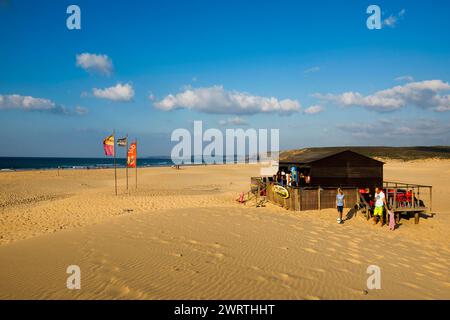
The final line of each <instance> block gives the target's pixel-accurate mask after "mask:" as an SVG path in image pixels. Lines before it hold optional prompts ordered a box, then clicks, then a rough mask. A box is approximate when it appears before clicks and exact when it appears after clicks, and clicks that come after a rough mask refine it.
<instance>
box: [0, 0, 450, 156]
mask: <svg viewBox="0 0 450 320" xmlns="http://www.w3.org/2000/svg"><path fill="white" fill-rule="evenodd" d="M71 4H76V5H78V6H79V7H80V9H81V30H69V29H68V28H67V27H66V19H67V17H68V16H69V15H68V14H67V13H66V9H67V7H68V6H69V5H71ZM371 4H376V5H378V6H379V7H380V8H381V11H382V16H381V19H382V21H383V22H384V23H383V26H382V29H381V30H369V29H368V28H367V26H366V20H367V18H368V17H369V14H367V13H366V9H367V7H368V6H369V5H371ZM449 9H450V2H449V1H445V0H442V1H436V0H435V1H370V2H369V1H361V0H358V1H315V2H311V1H308V2H307V1H305V2H303V1H235V0H231V1H230V0H228V1H218V0H209V1H207V0H204V1H197V0H190V1H174V0H172V1H126V2H125V1H98V0H96V1H92V0H90V1H51V0H46V1H16V0H0V39H1V42H0V48H1V50H0V135H1V137H2V139H0V156H83V157H85V156H86V157H88V156H102V147H101V140H102V138H104V137H105V136H106V135H108V134H109V133H110V132H111V131H112V129H113V128H115V129H116V131H117V132H118V133H119V135H120V134H125V133H128V134H129V135H130V137H138V138H139V141H140V142H141V143H140V145H141V155H146V156H147V155H167V154H170V150H171V149H172V147H173V146H174V143H172V142H171V141H170V134H171V132H172V131H173V130H174V129H176V128H187V129H189V130H191V129H192V123H193V121H194V120H202V121H203V122H204V127H206V128H208V127H215V128H220V129H223V130H224V129H225V128H237V127H242V128H279V129H280V136H281V141H280V144H281V148H282V149H291V148H299V147H305V146H334V145H449V144H450V125H449V118H450V97H449V92H450V90H449V89H450V86H449V84H448V83H449V81H450V79H449V75H450V32H449V30H450V20H449V19H448V12H449ZM96 89H97V90H96Z"/></svg>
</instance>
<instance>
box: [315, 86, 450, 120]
mask: <svg viewBox="0 0 450 320" xmlns="http://www.w3.org/2000/svg"><path fill="white" fill-rule="evenodd" d="M448 91H450V85H449V84H448V83H447V82H443V81H442V80H427V81H421V82H411V83H407V84H405V85H402V86H395V87H393V88H390V89H386V90H381V91H377V92H375V93H374V94H371V95H367V96H364V95H362V94H361V93H359V92H352V91H349V92H344V93H342V94H326V95H322V94H315V95H314V96H315V97H317V98H319V99H321V100H323V101H330V102H333V103H336V104H338V105H341V106H343V107H349V106H361V107H365V108H367V109H370V110H374V111H379V112H387V111H394V110H397V109H401V108H403V107H405V106H407V105H412V106H416V107H420V108H424V109H430V110H434V111H439V112H443V111H450V95H448V94H447V95H441V94H440V93H441V92H448Z"/></svg>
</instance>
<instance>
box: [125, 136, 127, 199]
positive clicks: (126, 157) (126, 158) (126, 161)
mask: <svg viewBox="0 0 450 320" xmlns="http://www.w3.org/2000/svg"><path fill="white" fill-rule="evenodd" d="M125 161H126V164H125V165H126V167H127V191H128V133H127V156H126V160H125Z"/></svg>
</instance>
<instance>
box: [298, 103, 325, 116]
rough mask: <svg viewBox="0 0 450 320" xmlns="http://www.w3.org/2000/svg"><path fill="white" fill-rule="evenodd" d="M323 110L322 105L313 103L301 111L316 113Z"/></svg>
mask: <svg viewBox="0 0 450 320" xmlns="http://www.w3.org/2000/svg"><path fill="white" fill-rule="evenodd" d="M323 111H325V109H324V107H322V106H320V105H313V106H310V107H308V108H306V109H305V110H304V111H303V112H304V113H306V114H317V113H321V112H323Z"/></svg>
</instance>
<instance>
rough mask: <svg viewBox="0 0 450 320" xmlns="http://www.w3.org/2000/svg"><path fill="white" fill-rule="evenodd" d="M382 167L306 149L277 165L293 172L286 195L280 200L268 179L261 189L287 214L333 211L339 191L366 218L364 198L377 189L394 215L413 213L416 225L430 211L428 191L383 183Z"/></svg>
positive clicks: (350, 155) (358, 157) (346, 153)
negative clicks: (285, 210)
mask: <svg viewBox="0 0 450 320" xmlns="http://www.w3.org/2000/svg"><path fill="white" fill-rule="evenodd" d="M383 165H384V163H383V162H382V161H378V160H376V159H373V158H370V157H367V156H365V155H362V154H359V153H357V152H354V151H351V150H341V151H327V150H322V149H319V150H315V149H306V150H302V151H301V152H299V153H296V154H293V155H289V156H287V157H284V158H283V157H282V158H281V160H280V162H279V172H285V173H288V172H291V173H292V172H293V171H295V172H296V178H295V183H291V184H290V185H289V186H284V189H285V190H286V191H287V195H286V194H282V196H280V194H279V193H277V190H279V186H278V185H279V183H278V182H277V181H274V180H273V179H270V178H266V179H265V182H264V186H263V187H261V189H264V190H265V192H266V194H267V199H268V200H269V201H271V202H273V203H276V204H278V205H280V206H282V207H284V208H286V209H289V210H295V211H303V210H321V209H326V208H334V207H335V206H336V189H337V188H341V189H342V190H343V192H344V194H345V199H346V203H347V206H349V207H352V206H353V205H354V206H355V207H356V208H358V210H360V209H361V208H364V209H365V211H364V212H366V214H367V217H370V205H369V203H368V202H369V199H366V198H367V197H370V195H373V193H374V192H375V188H376V187H379V188H383V189H385V193H386V197H387V200H388V203H389V204H391V205H392V206H393V209H394V211H395V212H396V213H398V214H400V213H402V214H408V215H409V213H413V214H414V216H415V218H416V223H418V219H419V216H420V213H421V212H426V211H431V196H432V187H431V186H424V185H413V184H407V185H404V184H400V183H390V182H386V181H384V182H383ZM258 190H259V189H258ZM365 196H366V198H365ZM425 199H426V200H425Z"/></svg>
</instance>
